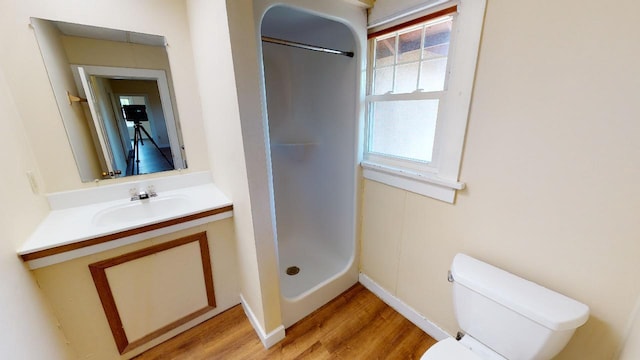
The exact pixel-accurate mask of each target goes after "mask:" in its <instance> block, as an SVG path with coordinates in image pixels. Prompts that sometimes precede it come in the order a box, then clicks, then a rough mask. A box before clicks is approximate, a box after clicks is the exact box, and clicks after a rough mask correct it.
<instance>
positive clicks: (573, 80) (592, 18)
mask: <svg viewBox="0 0 640 360" xmlns="http://www.w3.org/2000/svg"><path fill="white" fill-rule="evenodd" d="M378 2H381V0H378ZM639 12H640V3H638V2H635V1H622V2H618V3H616V11H612V9H611V7H610V5H608V4H605V3H603V2H598V1H588V2H584V1H577V0H574V1H564V2H522V1H506V0H489V1H488V9H487V14H486V20H485V27H484V34H483V39H482V45H481V50H480V59H479V64H478V70H477V77H476V84H475V90H474V96H473V100H472V108H471V113H470V119H469V127H468V132H467V139H466V147H465V151H464V157H463V165H462V172H461V176H460V180H461V181H463V182H466V184H467V186H468V188H467V189H465V190H464V191H461V192H459V195H458V198H457V201H456V204H455V205H448V204H445V203H442V202H438V201H435V200H432V199H429V198H425V197H422V196H419V195H416V194H413V193H408V192H405V191H401V190H397V189H393V188H390V187H388V186H385V185H381V184H378V183H375V182H370V181H367V182H366V183H365V191H364V210H363V216H364V220H363V236H362V247H363V250H362V263H361V266H362V271H363V272H364V273H366V274H367V275H369V276H371V277H372V278H373V279H374V280H375V281H378V282H379V283H380V284H381V285H383V286H384V287H385V288H386V289H387V290H389V291H391V292H392V293H393V294H395V295H396V296H398V297H399V298H400V299H401V300H403V301H405V302H406V303H407V304H409V305H410V306H412V307H414V308H415V309H417V310H418V311H419V312H421V313H423V314H424V315H426V316H427V317H428V318H429V319H431V320H432V321H434V322H435V323H437V324H439V325H441V326H442V327H444V328H445V329H446V330H447V331H448V332H450V333H455V331H457V329H458V328H457V325H456V323H455V320H454V316H453V312H452V309H451V305H450V302H451V295H450V291H451V289H450V285H449V284H448V283H447V281H446V273H447V269H448V268H449V264H450V261H451V259H452V258H453V256H454V254H455V253H456V252H466V253H468V254H470V255H473V256H476V257H479V258H480V259H482V260H485V261H487V262H490V263H493V264H495V265H497V266H500V267H503V268H505V269H507V270H509V271H511V272H513V273H516V274H518V275H520V276H523V277H526V278H528V279H531V280H533V281H536V282H538V283H540V284H542V285H544V286H547V287H549V288H551V289H554V290H557V291H559V292H562V293H564V294H566V295H568V296H571V297H574V298H576V299H578V300H580V301H582V302H584V303H586V304H588V305H589V306H590V307H591V318H590V320H589V321H588V322H587V324H586V325H584V326H583V327H582V328H580V329H579V330H578V331H577V333H576V335H575V337H574V338H573V340H572V341H571V342H570V344H569V345H568V347H567V348H566V349H565V351H564V352H563V353H562V354H561V355H560V356H559V357H558V359H610V358H612V356H613V355H614V354H615V353H616V351H617V349H618V347H619V346H620V344H621V341H622V339H623V338H624V336H625V331H626V329H627V322H628V319H629V318H631V317H632V316H631V314H632V311H633V308H634V306H635V303H636V300H637V298H638V295H639V294H640V277H639V276H638V274H640V261H638V256H639V254H640V242H638V234H640V222H639V221H638V220H637V215H638V213H639V212H640V189H638V188H637V187H636V186H635V184H636V183H639V182H640V166H639V165H640V164H639V162H638V161H639V160H638V159H640V146H638V141H637V134H638V133H640V122H639V121H637V106H636V104H637V95H638V84H639V83H640V72H638V71H636V68H637V59H638V57H639V56H640V31H639V30H640V29H639V28H638V23H637V21H636V20H635V17H636V16H635V14H637V13H639Z"/></svg>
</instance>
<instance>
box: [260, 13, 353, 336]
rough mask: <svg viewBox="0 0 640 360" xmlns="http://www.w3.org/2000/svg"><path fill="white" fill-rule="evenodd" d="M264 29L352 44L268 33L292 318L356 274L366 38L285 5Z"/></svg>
mask: <svg viewBox="0 0 640 360" xmlns="http://www.w3.org/2000/svg"><path fill="white" fill-rule="evenodd" d="M335 19H339V18H338V17H335ZM261 30H262V36H267V37H270V38H277V39H283V40H286V41H293V42H297V43H305V44H311V45H315V46H320V47H325V48H331V49H338V50H344V51H353V52H355V56H354V57H348V56H343V55H334V54H328V53H323V52H316V51H311V50H307V49H301V48H297V47H291V46H285V45H281V44H273V43H268V42H266V41H263V42H262V56H263V66H264V68H263V69H264V84H265V97H266V110H267V111H266V112H267V123H268V130H267V131H268V138H269V141H268V143H270V144H269V147H270V154H271V157H270V159H271V175H272V180H273V192H272V200H273V209H274V211H275V219H276V237H277V248H278V261H279V268H280V286H281V308H282V314H283V323H284V325H285V326H286V327H288V326H290V325H292V324H293V323H295V322H296V321H298V320H299V319H301V318H302V317H304V316H306V315H307V314H309V313H311V312H312V311H313V310H315V309H317V308H318V307H319V306H321V305H323V304H325V303H326V302H328V301H329V300H331V299H332V298H334V297H335V296H337V295H339V294H340V293H341V292H343V291H344V290H346V289H347V288H349V287H350V286H351V285H353V284H354V283H355V282H356V281H357V277H358V270H357V261H356V193H357V191H356V189H357V169H358V153H359V148H358V144H359V142H358V140H357V139H358V137H357V133H358V129H359V124H360V119H359V116H360V115H359V114H360V104H359V99H360V94H361V92H360V91H361V87H360V76H361V72H360V71H361V68H362V67H361V54H360V50H361V43H360V42H359V41H358V38H357V36H356V35H354V32H353V31H352V30H351V29H350V27H348V26H347V25H345V24H344V23H342V22H340V21H336V20H331V19H328V18H326V17H324V16H322V15H318V14H313V13H310V12H307V11H305V10H302V9H297V8H293V7H289V6H282V5H279V6H274V7H272V8H270V9H269V10H268V11H266V13H265V15H264V17H263V20H262V27H261ZM267 153H269V151H268V152H267Z"/></svg>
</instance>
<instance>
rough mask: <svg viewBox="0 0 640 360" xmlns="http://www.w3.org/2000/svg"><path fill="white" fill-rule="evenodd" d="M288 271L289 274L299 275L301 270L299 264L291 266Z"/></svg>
mask: <svg viewBox="0 0 640 360" xmlns="http://www.w3.org/2000/svg"><path fill="white" fill-rule="evenodd" d="M286 272H287V275H297V274H298V273H299V272H300V268H299V267H297V266H289V267H288V268H287V271H286Z"/></svg>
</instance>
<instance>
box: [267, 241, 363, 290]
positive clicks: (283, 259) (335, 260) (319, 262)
mask: <svg viewBox="0 0 640 360" xmlns="http://www.w3.org/2000/svg"><path fill="white" fill-rule="evenodd" d="M296 240H297V239H296ZM296 240H293V241H291V240H289V241H287V240H286V239H285V241H282V242H281V243H280V249H279V261H280V287H281V293H282V296H283V297H285V298H289V299H295V298H297V297H299V296H301V295H303V294H305V293H306V292H309V291H310V290H312V289H314V288H316V287H317V286H319V285H321V284H323V283H324V282H326V281H328V280H330V279H331V278H333V277H335V276H336V275H338V274H339V273H341V272H343V271H345V270H346V269H347V268H348V267H349V265H350V262H351V259H350V258H347V257H346V256H344V255H340V254H338V252H337V251H335V250H333V249H331V248H330V247H329V246H327V245H325V244H323V242H322V241H315V242H313V241H308V240H306V241H296ZM292 267H297V268H298V269H299V271H298V272H297V273H296V274H293V275H288V274H287V269H290V268H292ZM291 272H292V271H291V270H289V273H291Z"/></svg>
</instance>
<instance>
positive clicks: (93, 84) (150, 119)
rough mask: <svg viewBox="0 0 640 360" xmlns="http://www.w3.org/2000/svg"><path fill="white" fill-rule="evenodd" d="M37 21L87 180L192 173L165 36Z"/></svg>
mask: <svg viewBox="0 0 640 360" xmlns="http://www.w3.org/2000/svg"><path fill="white" fill-rule="evenodd" d="M31 23H32V25H33V28H34V30H35V33H36V37H37V40H38V45H39V46H40V50H41V53H42V57H43V60H44V62H45V66H46V68H47V73H48V75H49V78H50V81H51V86H52V88H53V91H54V94H55V96H56V101H57V103H58V108H59V109H60V114H61V116H62V119H63V122H64V126H65V130H66V132H67V136H68V138H69V143H70V144H71V148H72V151H73V154H74V157H75V160H76V164H77V165H78V172H79V174H80V177H81V179H82V181H84V182H87V181H93V180H94V179H105V178H115V177H122V176H131V175H138V174H148V173H154V172H160V171H168V170H174V169H183V168H186V164H187V162H186V158H185V154H184V143H183V141H182V136H181V133H180V126H179V123H178V114H177V112H176V111H174V109H175V107H174V104H175V100H174V93H173V88H172V86H171V70H170V68H169V60H168V57H167V53H166V49H165V40H164V37H162V36H157V35H148V34H140V33H132V32H125V31H120V30H113V29H105V28H98V27H93V26H86V25H78V24H70V23H64V22H57V21H50V20H43V19H36V18H32V19H31Z"/></svg>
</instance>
